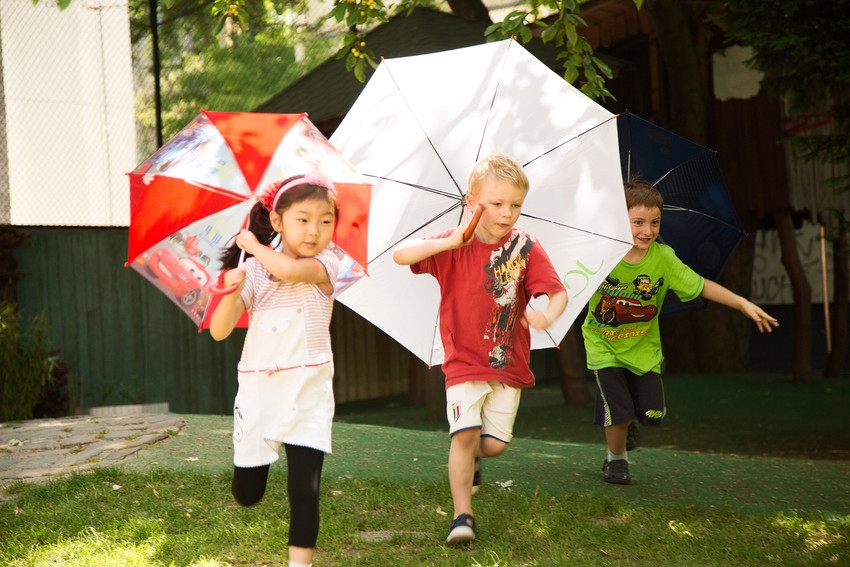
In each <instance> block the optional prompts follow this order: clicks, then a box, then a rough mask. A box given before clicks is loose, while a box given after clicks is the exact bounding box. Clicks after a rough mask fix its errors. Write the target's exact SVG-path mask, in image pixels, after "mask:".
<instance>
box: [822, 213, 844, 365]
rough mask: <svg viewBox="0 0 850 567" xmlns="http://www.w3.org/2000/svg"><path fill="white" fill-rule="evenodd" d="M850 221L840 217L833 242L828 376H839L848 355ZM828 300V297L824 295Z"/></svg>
mask: <svg viewBox="0 0 850 567" xmlns="http://www.w3.org/2000/svg"><path fill="white" fill-rule="evenodd" d="M847 227H848V223H847V221H846V220H844V219H843V218H842V219H839V223H838V234H837V235H836V237H835V240H833V243H832V266H833V272H832V278H833V280H832V281H833V283H832V287H833V290H832V292H833V309H832V313H831V315H832V318H831V322H832V325H831V331H832V351H831V352H830V353H829V358H828V359H827V362H826V370H825V371H824V376H825V377H827V378H839V377H840V376H841V374H842V371H843V369H844V359H845V358H846V356H847V318H848V316H850V314H848V296H850V283H848V280H850V277H848V271H850V270H848V265H847V254H848V252H850V251H848V246H847V241H848V233H847ZM823 300H824V301H825V302H826V301H828V298H826V297H824V298H823Z"/></svg>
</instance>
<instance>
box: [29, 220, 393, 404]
mask: <svg viewBox="0 0 850 567" xmlns="http://www.w3.org/2000/svg"><path fill="white" fill-rule="evenodd" d="M23 228H24V230H26V231H28V232H29V233H30V235H31V238H30V244H31V247H28V248H17V249H15V260H16V262H17V269H18V271H19V272H31V275H29V276H27V277H24V278H22V279H21V280H20V281H19V282H18V286H17V296H18V304H19V307H20V311H21V314H22V316H23V317H24V321H23V325H24V327H26V325H27V324H28V321H31V320H32V318H33V317H34V316H36V315H38V314H43V315H44V317H45V319H46V321H47V324H48V325H49V326H50V340H51V346H52V347H53V348H56V349H58V350H59V353H58V357H59V358H60V359H62V360H64V361H65V362H67V363H68V366H69V369H70V373H71V376H72V380H73V393H74V395H75V397H76V399H75V400H74V401H73V405H74V406H75V407H92V406H99V405H119V404H137V403H158V402H168V403H169V407H170V409H171V411H174V412H179V413H201V414H229V413H230V412H231V411H232V407H233V398H234V396H235V394H236V363H237V361H238V359H239V355H240V353H241V351H242V341H243V340H244V337H245V331H244V330H240V329H237V330H236V331H234V333H233V335H232V336H231V337H229V338H228V339H227V340H225V341H222V342H216V341H214V340H212V338H211V337H210V336H209V333H208V332H206V331H204V332H203V333H198V330H197V327H196V326H195V325H194V323H193V322H192V321H191V320H190V319H189V318H188V317H186V315H184V314H183V313H182V312H181V311H180V309H178V308H177V306H176V305H174V304H173V303H171V301H169V300H168V299H167V298H166V297H165V296H164V295H163V294H162V293H160V292H159V291H158V290H157V289H156V288H155V287H154V286H153V285H152V284H150V283H148V282H147V281H146V280H145V279H144V278H142V277H141V276H140V275H139V274H138V273H136V272H135V271H133V270H132V269H131V268H125V267H124V262H125V261H126V259H127V229H126V228H50V227H23ZM331 333H332V340H333V345H334V352H335V360H336V377H335V380H334V382H335V384H334V391H335V393H336V396H337V402H340V403H342V402H348V401H356V400H363V399H371V398H376V397H382V396H388V395H394V394H400V393H404V392H406V391H407V375H408V354H407V351H406V350H405V349H404V348H403V347H401V346H400V345H399V344H398V343H396V342H395V341H394V340H392V339H390V338H389V337H388V336H387V335H385V334H384V333H383V332H382V331H380V330H379V329H377V328H376V327H374V326H373V325H371V324H370V323H368V322H367V321H365V320H364V319H363V318H362V317H360V316H359V315H357V314H356V313H354V312H353V311H351V310H349V309H348V308H346V307H345V306H344V305H341V304H339V303H337V304H336V306H335V308H334V317H333V323H332V325H331Z"/></svg>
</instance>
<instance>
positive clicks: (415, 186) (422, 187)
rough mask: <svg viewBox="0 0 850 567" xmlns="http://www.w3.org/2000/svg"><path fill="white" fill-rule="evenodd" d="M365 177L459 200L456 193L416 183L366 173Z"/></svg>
mask: <svg viewBox="0 0 850 567" xmlns="http://www.w3.org/2000/svg"><path fill="white" fill-rule="evenodd" d="M363 177H368V178H371V179H378V180H380V181H390V182H391V183H398V184H399V185H404V186H405V187H412V188H413V189H419V190H421V191H427V192H428V193H433V194H434V195H442V196H443V197H450V198H452V199H457V195H455V194H454V193H447V192H446V191H443V190H441V189H434V188H433V187H428V186H426V185H418V184H416V183H411V182H410V181H401V180H399V179H392V178H391V177H383V176H382V175H374V174H371V173H364V174H363Z"/></svg>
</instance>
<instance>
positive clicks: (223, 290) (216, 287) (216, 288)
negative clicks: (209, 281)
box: [210, 270, 239, 295]
mask: <svg viewBox="0 0 850 567" xmlns="http://www.w3.org/2000/svg"><path fill="white" fill-rule="evenodd" d="M226 273H227V270H224V271H223V272H221V273H220V274H219V275H218V280H216V282H215V283H214V284H213V285H211V286H210V293H211V294H213V295H229V294H231V293H233V292H234V291H236V288H238V287H239V286H238V285H231V286H227V287H224V286H223V285H222V284H223V283H224V274H226Z"/></svg>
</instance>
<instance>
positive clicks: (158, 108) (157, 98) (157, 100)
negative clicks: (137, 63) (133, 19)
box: [148, 0, 162, 148]
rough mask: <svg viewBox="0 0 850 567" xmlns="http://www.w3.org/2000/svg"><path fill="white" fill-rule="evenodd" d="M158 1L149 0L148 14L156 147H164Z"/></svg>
mask: <svg viewBox="0 0 850 567" xmlns="http://www.w3.org/2000/svg"><path fill="white" fill-rule="evenodd" d="M156 3H157V0H149V2H148V6H149V8H148V12H149V13H150V26H151V46H152V50H151V53H152V57H153V100H154V115H155V116H156V147H157V148H161V147H162V90H161V88H160V84H159V75H160V65H159V23H158V22H157V17H156V11H157V10H156Z"/></svg>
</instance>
